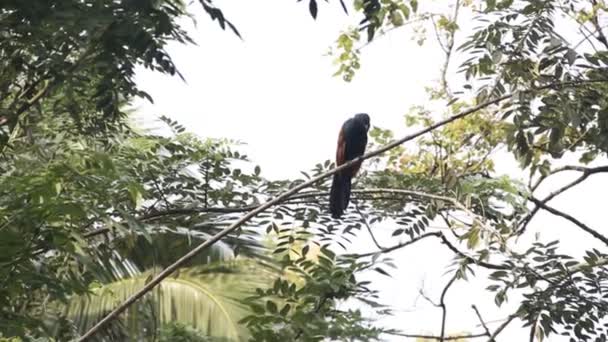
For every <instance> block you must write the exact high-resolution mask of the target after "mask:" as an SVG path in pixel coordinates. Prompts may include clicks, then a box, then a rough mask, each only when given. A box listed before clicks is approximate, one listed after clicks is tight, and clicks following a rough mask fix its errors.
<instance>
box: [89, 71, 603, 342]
mask: <svg viewBox="0 0 608 342" xmlns="http://www.w3.org/2000/svg"><path fill="white" fill-rule="evenodd" d="M589 82H600V81H599V80H586V81H574V82H565V83H560V84H550V85H546V86H542V87H539V88H537V90H542V89H549V88H553V87H556V86H559V85H561V86H562V87H567V86H575V85H579V84H581V83H589ZM601 82H606V80H602V81H601ZM511 97H513V93H511V94H507V95H503V96H500V97H498V98H495V99H493V100H490V101H486V102H484V103H481V104H479V105H477V106H474V107H472V108H470V109H468V110H465V111H463V112H460V113H458V114H456V115H453V116H450V117H448V118H446V119H444V120H441V121H439V122H436V123H434V124H432V125H430V126H428V127H427V128H424V129H422V130H420V131H418V132H416V133H413V134H409V135H406V136H405V137H403V138H401V139H398V140H395V141H393V142H391V143H389V144H387V145H385V146H383V147H381V148H379V149H377V150H375V151H370V152H368V153H366V154H364V155H363V156H360V157H358V158H355V159H353V160H351V161H349V162H347V163H344V164H342V165H340V166H337V167H335V168H333V169H331V170H329V171H327V172H324V173H322V174H320V175H318V176H316V177H314V178H312V179H310V180H309V181H307V182H304V183H301V184H299V185H297V186H295V187H293V188H292V189H290V190H288V191H285V192H284V193H282V194H280V195H278V196H276V197H274V198H272V199H270V200H269V201H267V202H265V203H264V204H262V205H260V206H259V207H257V208H256V209H254V210H252V211H250V212H248V213H247V214H245V215H243V216H242V217H241V218H240V219H239V220H237V221H236V222H234V223H233V224H231V225H230V226H228V227H227V228H225V229H223V230H222V231H220V232H219V233H217V234H216V235H214V236H212V237H211V238H209V240H206V241H205V242H203V243H201V244H200V245H198V246H197V247H196V248H194V249H192V250H191V251H190V252H188V253H186V254H185V255H184V256H182V257H181V258H179V259H178V260H177V261H175V262H174V263H173V264H171V265H169V266H167V267H166V268H165V269H164V270H163V271H161V272H160V273H158V274H157V275H156V276H155V277H154V278H152V279H151V280H150V281H149V282H148V283H147V284H146V285H144V287H143V288H142V289H141V290H139V291H137V292H136V293H134V294H133V295H131V296H130V297H129V298H127V299H126V300H125V301H124V302H122V303H121V304H120V305H119V306H118V307H116V308H115V309H114V310H112V311H111V312H109V313H108V314H107V315H106V316H105V317H104V318H103V319H101V320H100V321H99V322H98V323H97V324H96V325H94V326H93V327H91V328H90V329H89V330H88V331H87V332H86V333H85V334H84V335H82V336H81V337H80V338H79V339H78V341H86V340H87V339H88V338H90V337H92V336H93V335H94V334H95V333H96V332H97V331H99V330H100V329H101V328H102V327H103V326H104V325H105V324H107V323H108V322H110V321H111V320H112V319H114V318H116V317H117V316H118V315H119V314H120V313H122V312H123V311H125V310H126V309H127V308H128V307H129V306H130V305H131V304H133V303H134V302H135V301H136V300H138V299H139V298H141V297H142V296H144V295H145V294H146V293H147V292H149V291H150V290H152V289H153V288H154V287H155V286H156V285H158V284H159V283H160V282H161V281H162V280H163V279H165V278H166V277H168V276H169V275H171V274H172V273H173V272H175V271H176V270H177V269H178V268H180V267H181V266H182V265H183V264H185V263H186V262H188V261H189V260H190V259H192V258H194V257H195V256H196V255H197V254H198V253H200V252H201V251H203V250H205V249H206V248H207V247H209V246H211V245H213V244H214V243H216V242H217V241H219V240H221V239H222V238H223V237H225V236H226V235H228V234H230V233H231V232H233V231H234V230H236V229H238V228H239V227H240V226H241V225H243V224H244V223H245V222H247V221H248V220H249V219H251V218H253V217H255V216H256V215H258V214H259V213H261V212H263V211H264V210H266V209H268V208H270V207H272V206H274V205H276V204H278V203H281V202H283V201H285V200H286V199H288V198H290V197H291V196H292V195H294V194H296V193H297V192H299V191H300V190H302V189H305V188H307V187H310V186H312V185H313V184H316V183H318V182H319V181H321V180H323V179H325V178H327V177H330V176H332V175H333V174H335V173H337V172H339V171H341V170H344V169H346V168H350V167H352V166H353V165H355V164H359V163H361V162H362V161H364V160H366V159H369V158H372V157H375V156H378V155H380V154H382V153H384V152H386V151H389V150H391V149H393V148H395V147H397V146H399V145H401V144H403V143H405V142H408V141H411V140H414V139H416V138H418V137H420V136H422V135H424V134H426V133H428V132H431V131H433V130H435V129H437V128H439V127H442V126H445V125H447V124H449V123H451V122H453V121H456V120H458V119H461V118H464V117H466V116H468V115H470V114H472V113H475V112H477V111H479V110H481V109H483V108H486V107H489V106H491V105H494V104H497V103H499V102H501V101H504V100H506V99H509V98H511Z"/></svg>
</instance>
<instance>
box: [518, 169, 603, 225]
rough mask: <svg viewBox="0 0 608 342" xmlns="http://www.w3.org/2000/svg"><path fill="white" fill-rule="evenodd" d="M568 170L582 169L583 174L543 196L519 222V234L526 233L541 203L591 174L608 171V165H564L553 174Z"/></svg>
mask: <svg viewBox="0 0 608 342" xmlns="http://www.w3.org/2000/svg"><path fill="white" fill-rule="evenodd" d="M566 170H575V171H581V172H582V173H583V174H582V175H581V176H580V177H578V178H577V179H575V180H574V181H572V182H570V183H568V184H566V185H564V186H563V187H561V188H559V189H557V190H555V191H553V192H551V193H550V194H549V195H548V196H547V197H545V198H543V199H542V200H540V201H539V203H536V206H535V207H534V208H533V209H532V210H531V211H530V212H529V213H528V214H527V215H526V216H525V217H524V218H522V219H521V220H520V221H519V223H518V224H517V226H521V228H520V229H519V231H518V234H519V235H521V234H523V233H524V231H525V230H526V228H527V226H528V224H529V223H530V221H532V218H533V217H534V215H536V213H537V212H538V211H539V210H540V208H541V207H540V204H546V203H547V202H549V201H550V200H552V199H553V198H555V197H556V196H558V195H560V194H562V193H564V192H565V191H567V190H569V189H571V188H573V187H575V186H577V185H578V184H580V183H582V182H583V181H584V180H585V179H587V178H588V177H589V176H591V175H593V174H596V173H600V172H608V166H600V167H595V168H585V167H579V166H564V167H561V168H558V169H556V170H554V172H553V173H552V174H555V173H558V172H561V171H566ZM541 181H542V179H540V180H539V181H538V182H537V184H535V187H534V188H537V187H538V185H540V182H541Z"/></svg>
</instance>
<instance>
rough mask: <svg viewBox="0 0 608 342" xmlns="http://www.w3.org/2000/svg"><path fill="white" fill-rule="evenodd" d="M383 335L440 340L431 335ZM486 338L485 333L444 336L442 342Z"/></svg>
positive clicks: (438, 337)
mask: <svg viewBox="0 0 608 342" xmlns="http://www.w3.org/2000/svg"><path fill="white" fill-rule="evenodd" d="M384 333H385V334H391V335H396V336H402V337H409V338H422V339H427V340H441V336H433V335H416V334H404V333H399V332H384ZM484 336H486V334H485V333H479V334H470V335H455V336H446V337H444V338H443V340H444V341H452V340H459V339H467V338H479V337H484Z"/></svg>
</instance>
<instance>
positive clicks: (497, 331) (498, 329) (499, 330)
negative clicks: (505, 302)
mask: <svg viewBox="0 0 608 342" xmlns="http://www.w3.org/2000/svg"><path fill="white" fill-rule="evenodd" d="M515 317H517V315H516V314H513V315H511V316H509V317H508V318H507V320H506V321H505V322H504V323H503V324H501V325H500V326H499V327H498V328H497V329H496V330H494V333H493V334H492V336H490V338H489V339H488V342H494V341H496V336H498V334H500V333H501V332H502V331H503V330H504V329H505V328H506V327H507V325H509V323H511V322H513V320H514V319H515Z"/></svg>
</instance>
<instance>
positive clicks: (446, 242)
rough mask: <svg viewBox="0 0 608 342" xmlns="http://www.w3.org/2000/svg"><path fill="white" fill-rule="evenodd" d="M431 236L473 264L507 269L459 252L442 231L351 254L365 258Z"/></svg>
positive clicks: (494, 268)
mask: <svg viewBox="0 0 608 342" xmlns="http://www.w3.org/2000/svg"><path fill="white" fill-rule="evenodd" d="M431 236H434V237H437V238H439V239H440V240H441V241H442V242H443V244H445V245H446V246H447V247H448V248H449V249H450V250H451V251H452V252H454V253H455V254H457V255H458V256H460V257H461V258H463V259H466V260H467V261H469V262H470V263H472V264H475V265H477V266H480V267H484V268H488V269H492V270H507V269H509V268H508V267H507V266H503V265H495V264H491V263H488V262H484V261H480V260H477V259H475V258H473V257H471V256H469V255H467V254H465V253H464V252H461V251H460V250H458V248H456V246H454V245H453V244H452V243H451V242H450V240H448V239H447V238H446V237H445V235H444V234H443V233H442V232H430V233H425V234H422V235H419V236H417V237H415V238H413V239H412V240H410V241H407V242H402V243H399V244H396V245H394V246H391V247H387V248H384V249H381V250H380V251H374V252H367V253H362V254H352V255H351V256H356V257H359V258H365V257H369V256H372V255H375V254H378V253H390V252H393V251H396V250H398V249H401V248H404V247H407V246H409V245H412V244H414V243H416V242H418V241H420V240H422V239H425V238H427V237H431Z"/></svg>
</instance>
